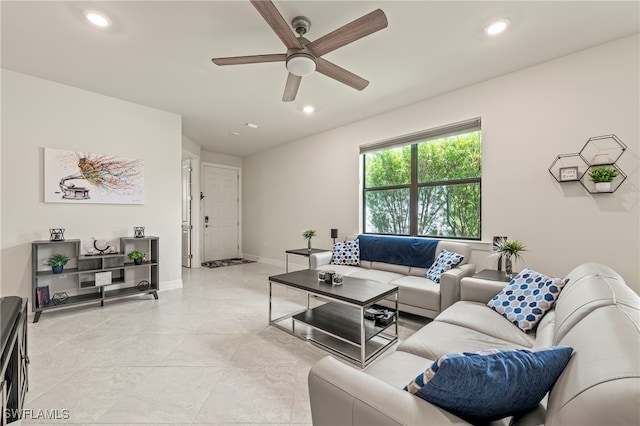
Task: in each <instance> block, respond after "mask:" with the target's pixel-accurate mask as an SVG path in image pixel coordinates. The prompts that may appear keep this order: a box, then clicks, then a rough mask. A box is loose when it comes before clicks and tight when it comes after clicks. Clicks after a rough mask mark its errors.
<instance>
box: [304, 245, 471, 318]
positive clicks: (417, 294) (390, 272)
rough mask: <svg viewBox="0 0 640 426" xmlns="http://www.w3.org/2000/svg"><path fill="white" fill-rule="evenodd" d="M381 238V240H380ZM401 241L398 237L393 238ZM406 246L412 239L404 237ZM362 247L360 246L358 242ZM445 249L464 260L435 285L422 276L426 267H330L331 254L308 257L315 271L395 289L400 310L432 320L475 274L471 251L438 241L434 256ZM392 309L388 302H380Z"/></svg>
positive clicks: (366, 263)
mask: <svg viewBox="0 0 640 426" xmlns="http://www.w3.org/2000/svg"><path fill="white" fill-rule="evenodd" d="M356 238H358V236H357V235H350V236H349V237H347V240H354V239H356ZM384 238H385V237H381V240H383V239H384ZM398 239H402V237H400V238H397V239H396V240H398ZM404 240H406V243H407V244H410V243H411V240H412V238H408V237H407V238H404ZM361 245H362V243H361ZM442 249H445V250H447V251H452V252H455V253H458V254H461V255H463V256H464V260H463V261H462V262H461V264H460V265H458V266H457V267H456V268H454V269H452V270H449V271H447V272H445V273H443V274H442V276H441V278H440V283H439V284H438V283H435V282H433V281H431V280H430V279H428V278H425V274H426V272H427V270H428V268H420V267H413V266H407V265H402V264H397V263H387V262H375V261H374V262H372V261H369V260H362V259H361V260H360V266H346V265H333V264H330V262H331V256H332V253H331V252H324V253H317V254H313V255H311V259H310V267H311V269H317V270H324V271H327V270H333V271H335V272H336V273H339V274H343V275H345V276H350V277H354V278H363V279H367V280H373V281H378V282H383V283H389V284H393V285H397V286H398V307H399V309H400V310H401V311H404V312H408V313H411V314H415V315H421V316H424V317H427V318H435V316H436V315H438V314H439V313H440V312H441V311H442V310H444V309H445V308H447V307H449V306H451V305H452V304H453V303H455V302H457V301H458V300H460V281H461V280H462V278H464V277H470V276H471V275H473V274H474V273H475V270H476V268H475V265H473V264H470V263H469V257H470V256H471V248H470V247H469V246H468V245H467V244H464V243H460V242H455V241H445V240H440V241H439V242H438V243H437V247H436V249H435V256H436V257H437V256H438V254H439V253H440V250H442ZM381 304H382V305H385V306H387V307H393V306H394V305H393V303H392V302H391V301H386V302H383V303H381Z"/></svg>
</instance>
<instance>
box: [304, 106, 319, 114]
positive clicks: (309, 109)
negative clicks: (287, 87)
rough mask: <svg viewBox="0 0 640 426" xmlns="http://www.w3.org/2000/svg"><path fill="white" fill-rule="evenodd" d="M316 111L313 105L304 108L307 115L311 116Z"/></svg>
mask: <svg viewBox="0 0 640 426" xmlns="http://www.w3.org/2000/svg"><path fill="white" fill-rule="evenodd" d="M315 110H316V109H315V108H314V106H313V105H305V106H304V107H303V108H302V111H304V112H306V113H307V114H311V113H312V112H313V111H315Z"/></svg>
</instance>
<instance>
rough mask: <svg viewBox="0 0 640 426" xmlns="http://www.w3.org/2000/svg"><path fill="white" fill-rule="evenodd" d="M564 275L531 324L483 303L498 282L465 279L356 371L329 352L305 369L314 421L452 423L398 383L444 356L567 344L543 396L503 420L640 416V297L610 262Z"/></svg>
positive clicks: (603, 420) (597, 421) (454, 420)
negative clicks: (525, 328) (548, 305)
mask: <svg viewBox="0 0 640 426" xmlns="http://www.w3.org/2000/svg"><path fill="white" fill-rule="evenodd" d="M567 277H568V278H569V282H568V284H567V285H566V286H565V287H564V289H563V290H562V292H561V293H560V296H559V298H558V300H557V301H556V303H555V305H554V308H553V309H552V310H551V311H549V312H547V314H546V315H545V316H544V317H543V318H542V320H541V322H540V323H539V325H538V328H537V332H536V333H533V334H526V333H524V332H522V331H521V330H520V329H518V328H517V327H516V326H515V325H513V324H512V323H511V322H510V321H509V320H507V319H505V318H504V317H503V316H501V315H500V314H498V313H496V312H495V311H493V310H492V309H490V308H488V307H487V306H486V302H487V301H488V300H490V299H491V298H492V297H493V296H494V295H495V294H497V293H498V292H499V291H500V290H501V289H502V288H503V286H504V283H495V284H487V283H486V282H481V281H479V280H476V279H472V278H470V279H465V280H464V281H463V283H462V293H461V297H462V301H460V302H457V303H455V304H454V305H453V306H451V307H449V308H448V309H446V310H445V311H444V312H442V313H441V314H440V315H439V316H438V317H437V318H436V319H435V320H434V321H433V322H431V323H429V324H427V325H426V326H424V327H423V328H422V329H420V330H419V331H417V332H416V333H415V334H414V335H412V336H411V337H409V338H408V339H407V340H406V341H405V342H403V343H402V344H400V345H399V347H398V348H397V350H396V351H395V352H393V353H391V354H389V355H387V356H385V357H383V358H382V359H380V360H378V361H376V362H375V363H373V364H372V365H371V366H369V367H368V368H367V369H366V371H361V370H359V369H355V368H353V367H350V366H347V365H345V364H343V363H341V362H339V361H337V360H336V359H334V358H332V357H325V358H323V359H322V360H320V361H319V362H318V363H317V364H316V365H315V366H313V367H312V369H311V371H310V372H309V379H308V383H309V395H310V400H311V412H312V416H313V424H314V425H315V426H322V425H332V426H337V425H362V426H365V425H366V426H372V425H449V424H467V422H465V421H464V420H462V419H461V418H459V417H457V416H455V415H453V414H451V413H449V412H447V411H446V410H444V409H441V408H439V407H437V406H435V405H432V404H430V403H429V402H427V401H425V400H423V399H421V398H419V397H417V396H415V395H412V394H410V393H409V392H406V391H404V390H402V387H403V386H405V385H407V384H408V383H409V382H410V381H411V380H412V379H413V378H415V377H416V376H417V375H418V374H419V373H420V372H423V371H424V370H425V369H426V368H428V367H429V365H431V363H432V362H433V360H435V359H437V358H438V357H440V356H441V355H445V354H449V353H454V352H462V351H476V350H483V349H488V348H536V347H545V346H550V345H566V346H570V347H572V348H573V350H574V352H573V355H572V357H571V359H570V360H569V363H568V365H567V366H566V367H565V369H564V371H563V372H562V374H561V375H560V376H559V378H558V379H557V381H556V382H555V385H554V386H553V388H552V389H551V391H550V392H549V393H548V394H547V397H546V398H545V400H543V403H541V404H540V405H539V406H538V407H537V408H536V409H533V410H531V411H529V412H527V413H525V414H524V415H522V416H519V417H517V418H505V419H502V420H501V421H496V422H495V424H503V425H542V424H545V425H586V426H588V425H594V426H602V425H638V424H640V406H639V404H638V402H639V401H640V297H638V295H637V294H636V293H635V292H633V291H632V290H631V289H630V288H629V287H628V286H627V285H626V284H625V282H624V281H623V279H622V277H621V276H620V275H618V274H617V273H616V272H615V271H613V270H612V269H611V268H609V267H606V266H603V265H598V264H595V263H587V264H583V265H581V266H579V267H577V268H575V269H574V270H573V271H571V272H570V273H569V274H568V275H567Z"/></svg>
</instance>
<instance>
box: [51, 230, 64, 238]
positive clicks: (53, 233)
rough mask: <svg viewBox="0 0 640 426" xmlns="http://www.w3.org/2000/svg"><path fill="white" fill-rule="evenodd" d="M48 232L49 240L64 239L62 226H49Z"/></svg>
mask: <svg viewBox="0 0 640 426" xmlns="http://www.w3.org/2000/svg"><path fill="white" fill-rule="evenodd" d="M49 234H51V238H49V241H64V228H51V229H49Z"/></svg>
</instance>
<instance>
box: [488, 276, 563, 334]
mask: <svg viewBox="0 0 640 426" xmlns="http://www.w3.org/2000/svg"><path fill="white" fill-rule="evenodd" d="M568 281H569V279H568V278H565V279H561V278H552V277H548V276H546V275H544V274H541V273H539V272H536V271H534V270H532V269H528V268H527V269H525V270H524V271H522V272H520V273H519V274H518V275H516V277H515V278H514V279H512V280H511V282H509V284H507V285H506V286H505V288H503V289H502V291H501V292H500V293H498V294H497V295H496V296H495V297H494V298H493V299H491V300H490V301H489V303H487V306H489V307H490V308H491V309H493V310H494V311H496V312H498V313H499V314H501V315H502V316H503V317H505V318H506V319H508V320H509V321H511V322H512V323H514V324H515V325H517V326H518V328H520V329H521V330H522V331H524V332H528V331H531V330H533V329H534V328H535V327H536V325H537V324H538V322H539V321H540V320H541V319H542V317H543V316H544V314H545V313H546V312H547V311H548V310H549V309H551V308H552V307H553V304H554V303H555V301H556V299H557V298H558V296H559V295H560V290H562V288H563V287H564V286H565V284H566V283H567V282H568Z"/></svg>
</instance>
